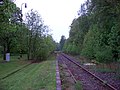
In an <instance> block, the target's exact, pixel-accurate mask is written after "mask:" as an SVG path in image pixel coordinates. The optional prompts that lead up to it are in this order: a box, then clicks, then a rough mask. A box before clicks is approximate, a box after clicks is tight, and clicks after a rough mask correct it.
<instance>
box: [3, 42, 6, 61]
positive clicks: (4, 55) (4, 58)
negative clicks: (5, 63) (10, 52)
mask: <svg viewBox="0 0 120 90" xmlns="http://www.w3.org/2000/svg"><path fill="white" fill-rule="evenodd" d="M3 48H4V51H3V60H6V45H5V44H4V45H3Z"/></svg>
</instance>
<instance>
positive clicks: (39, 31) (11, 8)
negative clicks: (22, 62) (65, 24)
mask: <svg viewBox="0 0 120 90" xmlns="http://www.w3.org/2000/svg"><path fill="white" fill-rule="evenodd" d="M24 4H25V3H23V6H24ZM26 7H27V6H26V4H25V7H23V8H26ZM49 31H50V28H49V27H48V26H47V25H45V24H44V21H43V19H42V17H41V15H40V14H39V13H38V12H37V11H36V10H33V9H32V10H30V11H28V12H27V13H26V15H25V18H24V20H23V14H22V10H21V9H20V8H18V7H17V6H16V4H15V3H14V2H12V1H10V0H4V1H3V0H2V1H1V2H0V52H1V54H0V56H1V57H3V59H4V60H6V54H7V53H10V55H19V56H20V57H19V58H22V56H23V54H27V58H28V60H30V59H32V60H44V59H46V58H47V57H48V56H49V54H50V53H51V52H53V50H54V49H55V41H54V40H53V38H52V36H51V34H49Z"/></svg>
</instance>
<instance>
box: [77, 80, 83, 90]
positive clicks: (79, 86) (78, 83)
mask: <svg viewBox="0 0 120 90" xmlns="http://www.w3.org/2000/svg"><path fill="white" fill-rule="evenodd" d="M75 90H83V88H82V84H81V82H79V81H78V82H76V83H75Z"/></svg>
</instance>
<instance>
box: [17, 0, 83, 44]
mask: <svg viewBox="0 0 120 90" xmlns="http://www.w3.org/2000/svg"><path fill="white" fill-rule="evenodd" d="M84 1H85V0H16V1H15V3H16V4H17V6H18V7H20V8H21V4H22V3H27V8H24V5H23V6H22V11H23V14H24V13H26V12H27V11H29V10H31V9H33V10H37V11H38V12H39V14H40V15H41V16H42V18H43V20H44V23H45V25H48V26H49V28H50V29H52V31H51V32H50V33H52V36H53V38H54V40H55V41H57V42H59V41H60V39H61V36H62V35H65V37H66V38H68V37H69V30H70V28H69V26H70V25H71V23H72V20H73V19H74V18H75V17H77V11H78V10H79V9H80V5H81V4H82V3H83V2H84Z"/></svg>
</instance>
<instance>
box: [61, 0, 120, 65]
mask: <svg viewBox="0 0 120 90" xmlns="http://www.w3.org/2000/svg"><path fill="white" fill-rule="evenodd" d="M78 15H79V17H78V18H75V19H74V20H73V21H72V24H71V26H70V32H69V38H68V39H67V40H66V41H65V44H64V47H63V49H62V50H63V51H64V52H66V53H71V54H80V55H82V56H85V57H87V58H90V59H96V60H97V61H99V62H104V63H109V62H116V61H120V1H119V0H87V1H86V2H85V3H83V4H82V5H81V8H80V10H79V11H78Z"/></svg>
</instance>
